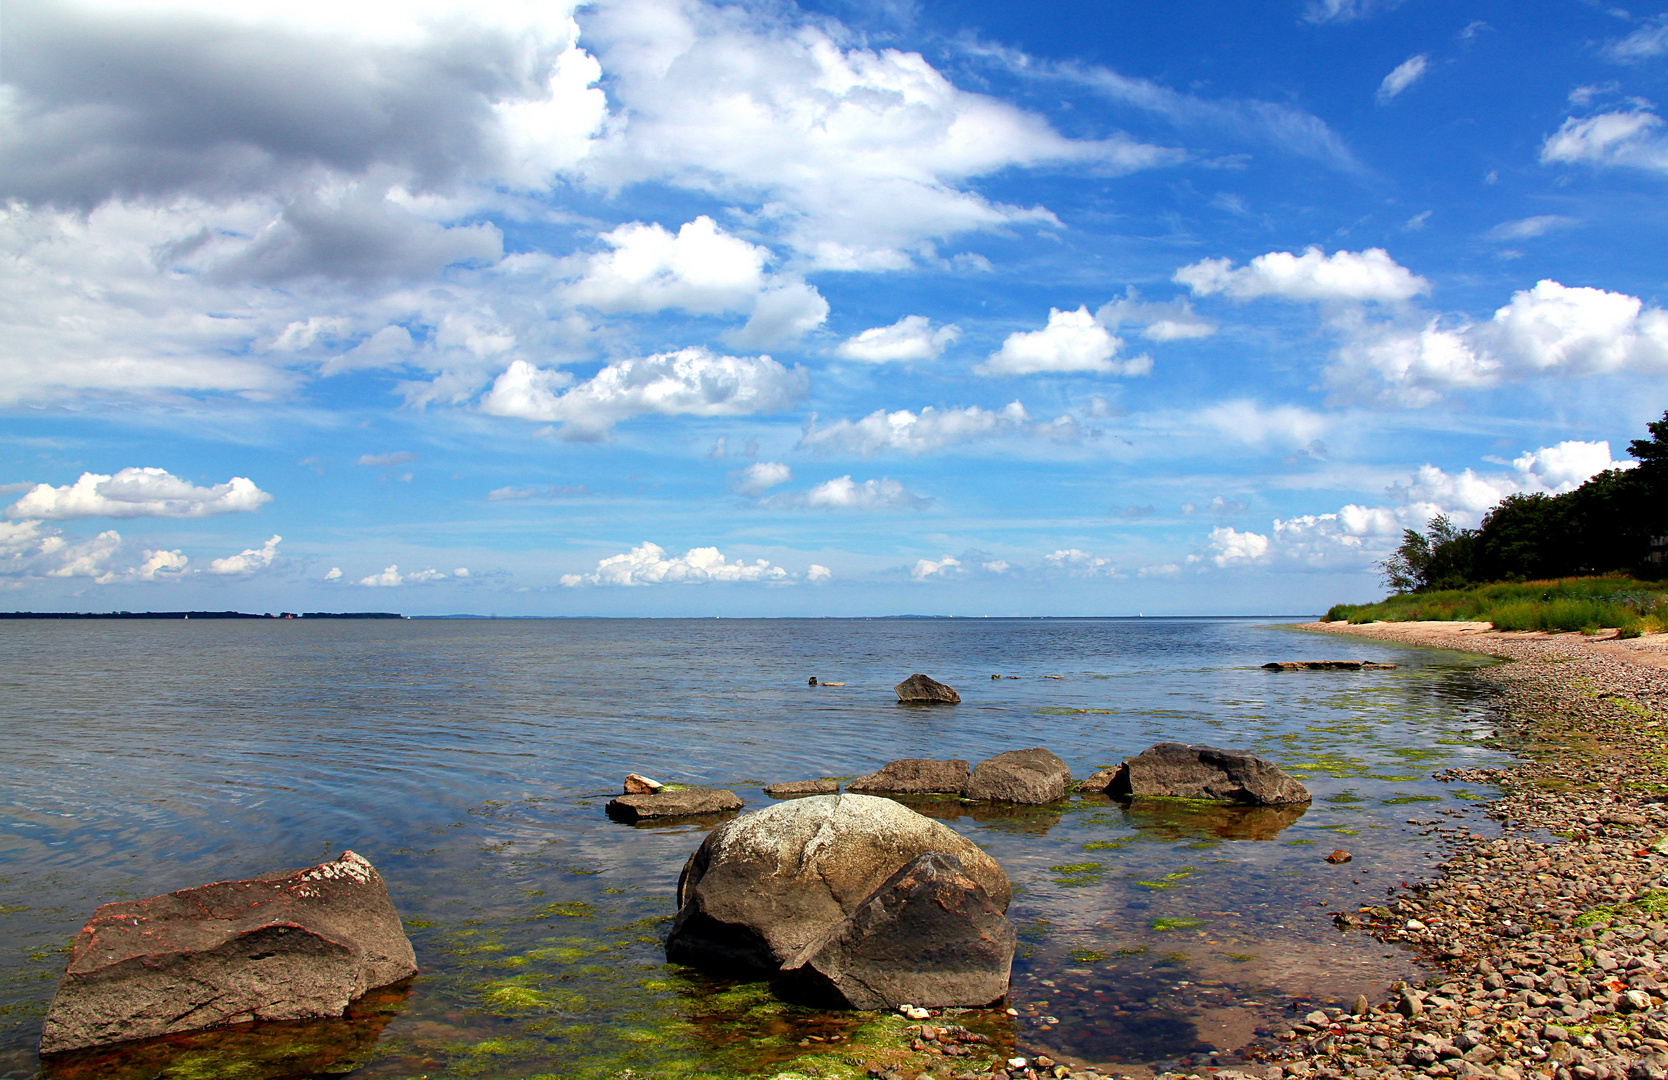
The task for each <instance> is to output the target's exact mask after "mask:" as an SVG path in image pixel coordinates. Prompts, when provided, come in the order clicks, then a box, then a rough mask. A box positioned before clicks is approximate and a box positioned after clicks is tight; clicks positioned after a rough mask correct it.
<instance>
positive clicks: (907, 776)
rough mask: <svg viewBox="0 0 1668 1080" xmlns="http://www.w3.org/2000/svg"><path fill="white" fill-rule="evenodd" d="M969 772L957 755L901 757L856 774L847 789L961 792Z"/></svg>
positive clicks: (863, 791) (881, 792) (878, 792)
mask: <svg viewBox="0 0 1668 1080" xmlns="http://www.w3.org/2000/svg"><path fill="white" fill-rule="evenodd" d="M970 772H971V770H970V769H969V768H968V765H967V762H965V761H962V760H961V759H959V758H957V759H954V760H950V761H935V760H933V759H931V758H904V759H902V760H901V761H890V762H887V763H886V764H885V765H883V766H881V768H880V771H879V772H873V773H870V774H869V775H868V776H859V777H858V778H857V779H855V780H853V781H851V782H850V783H848V784H847V785H846V790H847V791H851V792H856V793H857V794H859V795H862V794H869V795H960V794H961V793H962V791H963V790H964V789H965V788H966V787H967V777H968V775H969V773H970Z"/></svg>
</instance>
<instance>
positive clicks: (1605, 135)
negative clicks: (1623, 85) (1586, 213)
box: [1541, 107, 1668, 172]
mask: <svg viewBox="0 0 1668 1080" xmlns="http://www.w3.org/2000/svg"><path fill="white" fill-rule="evenodd" d="M1661 128H1662V118H1661V117H1660V116H1658V115H1657V114H1656V113H1654V112H1651V111H1650V110H1649V109H1646V108H1643V107H1641V108H1636V109H1633V110H1631V111H1629V112H1607V113H1599V114H1598V115H1596V116H1589V117H1585V118H1583V119H1579V120H1578V119H1576V118H1575V117H1573V116H1571V117H1567V118H1565V120H1564V123H1563V125H1562V126H1561V127H1559V129H1558V130H1557V131H1555V132H1553V133H1552V134H1551V135H1548V136H1547V137H1546V141H1545V142H1543V143H1542V144H1541V164H1543V165H1549V164H1552V163H1554V162H1556V163H1559V164H1565V165H1573V164H1587V165H1609V166H1624V167H1628V168H1635V169H1650V170H1652V171H1653V172H1662V171H1665V170H1668V138H1664V137H1663V135H1662V132H1661Z"/></svg>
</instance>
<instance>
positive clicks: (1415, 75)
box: [1376, 53, 1430, 105]
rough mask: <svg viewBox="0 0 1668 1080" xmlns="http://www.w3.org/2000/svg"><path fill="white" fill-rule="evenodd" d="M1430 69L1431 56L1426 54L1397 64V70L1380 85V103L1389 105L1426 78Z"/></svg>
mask: <svg viewBox="0 0 1668 1080" xmlns="http://www.w3.org/2000/svg"><path fill="white" fill-rule="evenodd" d="M1429 67H1430V56H1429V55H1427V54H1424V53H1421V54H1420V55H1418V56H1410V57H1408V58H1407V59H1406V60H1403V61H1402V62H1401V63H1399V64H1397V65H1396V67H1395V69H1394V70H1392V71H1391V72H1390V74H1388V75H1386V76H1385V77H1384V81H1383V82H1381V83H1379V84H1378V94H1377V95H1376V97H1377V99H1378V103H1379V104H1380V105H1385V104H1388V103H1389V102H1390V101H1391V99H1393V98H1394V97H1396V95H1398V94H1400V93H1401V92H1402V91H1403V90H1406V89H1407V88H1408V87H1410V86H1412V85H1413V84H1414V83H1416V82H1418V81H1419V80H1420V79H1422V78H1424V77H1425V72H1426V71H1427V70H1428V69H1429Z"/></svg>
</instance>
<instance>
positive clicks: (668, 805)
mask: <svg viewBox="0 0 1668 1080" xmlns="http://www.w3.org/2000/svg"><path fill="white" fill-rule="evenodd" d="M745 805H746V804H745V803H743V802H742V801H741V799H740V798H739V797H737V795H736V793H735V792H733V791H725V790H723V789H722V788H694V787H692V788H674V789H672V790H670V791H668V790H666V789H664V788H662V789H661V790H660V791H657V792H655V793H654V794H652V795H621V796H620V797H618V798H616V799H612V800H610V801H609V803H608V806H607V808H606V809H607V812H608V816H609V817H611V818H615V819H617V820H619V821H641V820H643V819H644V818H663V817H694V816H696V815H699V814H727V813H729V812H730V811H732V810H740V809H741V808H742V807H743V806H745Z"/></svg>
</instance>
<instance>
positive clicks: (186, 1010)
mask: <svg viewBox="0 0 1668 1080" xmlns="http://www.w3.org/2000/svg"><path fill="white" fill-rule="evenodd" d="M416 972H417V959H416V955H415V954H414V953H413V952H412V949H411V942H410V941H408V940H406V936H405V930H404V929H403V928H402V927H401V925H400V917H399V915H398V914H397V913H396V912H395V911H394V905H393V902H392V901H390V900H389V898H388V889H387V887H386V886H385V885H383V883H382V878H381V877H380V876H379V875H378V874H377V872H376V869H375V868H374V867H373V866H371V864H370V863H369V862H367V861H365V860H364V859H363V858H361V857H360V856H358V855H356V854H354V853H353V852H351V851H349V852H344V853H343V855H342V857H341V858H340V859H337V860H336V861H335V862H327V863H321V864H319V865H318V866H311V867H308V868H306V869H304V870H287V871H282V872H280V873H276V874H266V875H263V876H261V877H257V878H250V879H248V880H246V881H223V882H217V883H215V884H213V885H204V886H201V887H199V888H195V889H182V890H180V891H179V892H174V893H168V894H167V895H165V896H153V897H149V898H147V899H144V900H127V901H122V902H119V903H115V904H105V905H104V906H102V907H100V908H98V909H97V910H96V911H94V912H93V917H92V918H91V919H89V920H88V922H87V925H86V926H85V927H83V928H82V930H81V933H80V935H79V936H78V937H77V938H76V941H75V947H74V949H73V951H72V952H71V954H70V962H69V967H68V968H67V969H66V970H65V972H64V979H63V982H62V983H60V984H59V987H58V993H57V995H56V996H54V997H53V999H52V1005H51V1007H50V1008H49V1009H48V1010H47V1014H46V1021H45V1024H44V1026H43V1031H42V1034H41V1053H43V1054H52V1053H58V1052H61V1051H65V1050H75V1049H80V1048H83V1047H90V1046H102V1045H105V1044H108V1043H115V1042H123V1041H126V1040H129V1039H147V1038H152V1037H154V1036H157V1035H170V1034H174V1033H178V1032H186V1031H197V1030H200V1029H202V1028H211V1027H219V1026H221V1025H224V1024H238V1023H244V1022H247V1021H254V1020H302V1019H309V1018H313V1017H326V1016H341V1015H342V1014H343V1012H344V1011H345V1010H346V1009H347V1007H348V1003H349V1002H351V1001H353V1000H354V999H355V998H357V997H359V996H361V995H363V994H364V993H365V992H366V991H367V990H370V989H372V988H374V987H378V986H386V985H388V984H390V983H395V982H399V981H400V980H401V979H405V978H408V977H410V976H411V975H414V974H416Z"/></svg>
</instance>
